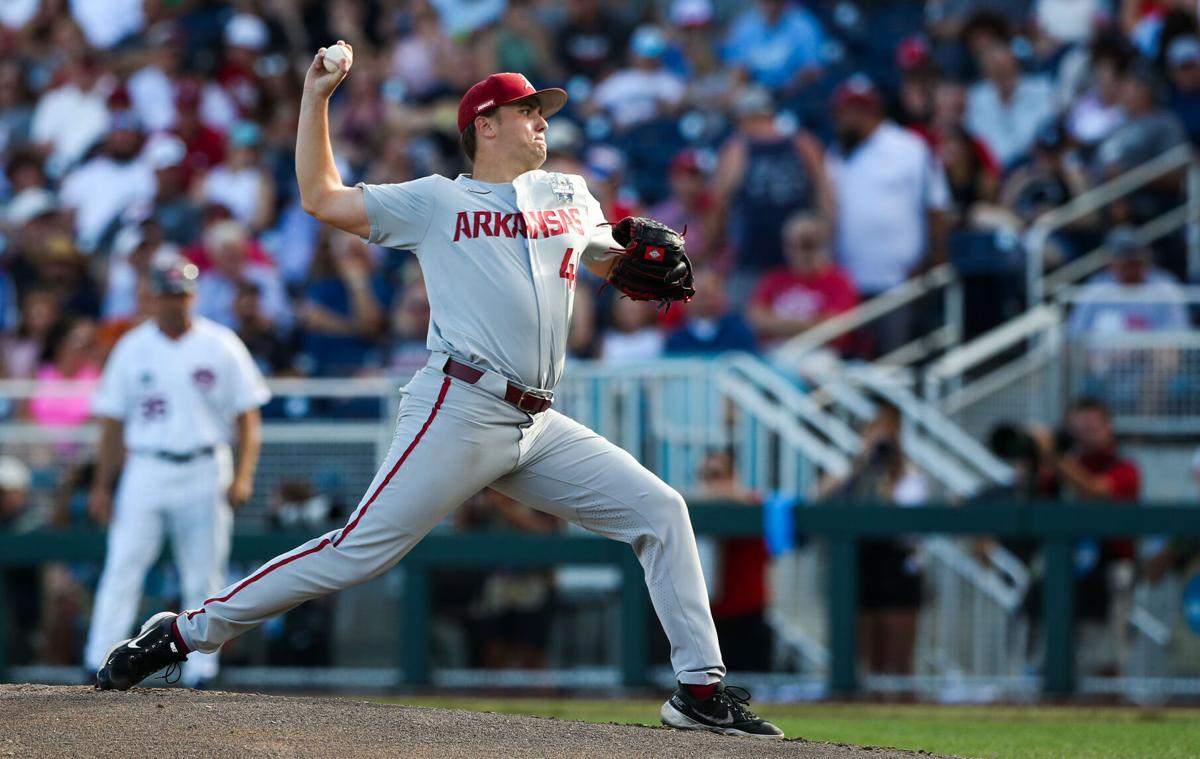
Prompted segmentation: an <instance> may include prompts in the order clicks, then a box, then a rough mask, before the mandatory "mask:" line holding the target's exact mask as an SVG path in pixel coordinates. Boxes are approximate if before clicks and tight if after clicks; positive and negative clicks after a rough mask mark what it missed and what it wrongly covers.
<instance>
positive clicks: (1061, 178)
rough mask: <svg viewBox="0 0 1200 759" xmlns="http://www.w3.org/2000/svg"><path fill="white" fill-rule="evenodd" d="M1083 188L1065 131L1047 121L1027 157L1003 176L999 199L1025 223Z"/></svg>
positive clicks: (1068, 198)
mask: <svg viewBox="0 0 1200 759" xmlns="http://www.w3.org/2000/svg"><path fill="white" fill-rule="evenodd" d="M1086 189H1087V179H1086V177H1084V176H1083V173H1082V171H1080V169H1079V167H1078V165H1077V164H1076V163H1074V162H1072V161H1069V160H1068V158H1067V136H1066V134H1065V133H1064V132H1063V129H1062V127H1060V126H1059V125H1058V124H1054V123H1050V124H1046V125H1045V126H1043V127H1042V128H1041V129H1040V130H1038V133H1037V137H1035V138H1034V143H1033V152H1032V155H1031V157H1030V160H1029V161H1028V162H1025V163H1022V164H1020V165H1019V166H1017V167H1015V168H1014V169H1013V170H1012V172H1011V173H1009V175H1008V177H1007V178H1006V179H1005V181H1004V187H1003V188H1002V190H1001V193H1000V202H1001V203H1002V204H1003V205H1004V207H1005V208H1008V209H1009V210H1011V211H1012V212H1013V213H1015V214H1016V216H1017V218H1018V219H1019V220H1020V222H1021V223H1022V224H1023V225H1027V224H1031V223H1033V221H1034V220H1035V219H1036V218H1037V217H1038V216H1041V215H1042V214H1043V213H1046V212H1047V211H1049V210H1051V209H1054V208H1057V207H1059V206H1061V205H1063V204H1064V203H1067V202H1068V201H1070V200H1071V199H1072V198H1074V197H1075V196H1077V195H1080V194H1081V193H1083V192H1084V190H1086ZM1075 226H1078V225H1075Z"/></svg>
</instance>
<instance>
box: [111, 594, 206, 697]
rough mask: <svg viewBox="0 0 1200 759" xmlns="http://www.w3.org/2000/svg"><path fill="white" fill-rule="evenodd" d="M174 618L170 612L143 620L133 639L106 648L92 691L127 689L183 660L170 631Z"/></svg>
mask: <svg viewBox="0 0 1200 759" xmlns="http://www.w3.org/2000/svg"><path fill="white" fill-rule="evenodd" d="M177 616H179V615H178V614H175V613H174V612H170V611H163V612H159V613H158V614H155V615H154V616H153V617H150V619H147V620H146V623H145V624H144V625H142V629H141V631H140V632H139V633H138V634H137V635H136V636H134V637H132V638H130V639H129V640H123V641H121V642H120V643H117V644H116V645H115V646H113V647H112V648H110V649H109V650H108V653H107V654H105V656H104V666H102V667H101V668H100V671H99V672H97V673H96V689H97V690H129V689H130V688H132V687H133V686H135V685H137V684H138V683H140V682H141V681H142V680H145V679H146V678H147V677H149V676H150V675H153V674H154V673H155V672H157V671H159V670H160V669H162V668H163V667H171V666H172V665H179V664H182V663H183V662H184V661H186V660H187V654H185V653H184V652H183V651H182V650H181V649H180V646H179V644H178V643H176V642H175V635H174V633H172V632H171V625H173V624H174V623H175V618H176V617H177ZM168 674H170V670H168Z"/></svg>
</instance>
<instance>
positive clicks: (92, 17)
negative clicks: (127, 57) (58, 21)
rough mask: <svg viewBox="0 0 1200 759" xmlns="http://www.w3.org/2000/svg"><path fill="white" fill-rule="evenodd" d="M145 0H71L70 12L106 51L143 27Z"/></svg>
mask: <svg viewBox="0 0 1200 759" xmlns="http://www.w3.org/2000/svg"><path fill="white" fill-rule="evenodd" d="M144 4H145V3H144V0H70V5H71V15H72V16H73V17H74V18H75V21H76V22H77V23H78V24H79V28H80V29H82V30H83V33H84V35H86V36H87V41H88V43H89V44H90V45H91V46H92V47H95V48H99V49H101V50H107V49H109V48H112V47H116V45H117V44H118V43H119V42H121V41H122V40H125V39H127V38H129V37H132V36H133V35H135V34H137V33H138V32H140V31H141V30H142V25H143V24H144V23H145V21H146V17H145V15H144V13H143V5H144Z"/></svg>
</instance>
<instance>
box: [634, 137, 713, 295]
mask: <svg viewBox="0 0 1200 759" xmlns="http://www.w3.org/2000/svg"><path fill="white" fill-rule="evenodd" d="M712 168H713V167H712V160H711V158H710V156H708V155H706V154H703V153H700V152H699V151H697V150H694V149H692V148H685V149H683V150H681V151H679V152H678V153H676V154H675V156H674V157H673V158H672V159H671V166H670V169H669V172H668V181H669V182H670V187H671V192H670V194H669V195H668V196H667V197H666V198H665V199H664V200H662V201H661V202H659V203H658V204H657V205H655V206H654V207H653V208H651V209H650V212H649V216H650V217H651V218H653V219H657V220H658V221H661V222H662V223H663V224H666V225H667V226H668V227H671V228H672V229H677V230H679V231H681V232H682V231H684V230H686V231H687V234H685V235H684V242H685V243H686V245H687V251H688V256H689V257H690V258H691V259H692V263H693V264H695V265H696V266H705V265H707V266H714V267H716V268H718V269H720V270H721V271H723V272H727V271H728V267H729V261H728V256H727V250H726V248H725V247H723V246H722V245H721V244H719V243H718V244H714V243H712V242H711V241H710V240H709V239H708V237H707V234H708V232H710V231H711V230H710V229H709V225H708V217H709V216H710V215H711V214H713V213H715V211H716V209H715V202H716V201H715V198H714V197H713V192H712V190H711V189H710V182H709V176H710V174H711V173H712V172H711V169H712ZM709 256H712V257H711V258H710V257H709Z"/></svg>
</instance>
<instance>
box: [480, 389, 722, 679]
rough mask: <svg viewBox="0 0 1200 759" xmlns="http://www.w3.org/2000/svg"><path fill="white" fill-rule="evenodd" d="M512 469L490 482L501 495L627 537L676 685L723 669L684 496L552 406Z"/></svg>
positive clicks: (711, 676) (716, 675)
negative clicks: (639, 566)
mask: <svg viewBox="0 0 1200 759" xmlns="http://www.w3.org/2000/svg"><path fill="white" fill-rule="evenodd" d="M545 413H546V414H550V415H553V416H549V417H547V418H545V419H539V422H538V424H539V426H541V427H542V428H541V429H540V430H538V432H537V439H536V442H535V443H534V444H533V446H532V447H531V448H530V450H529V451H528V452H527V460H523V461H522V462H521V463H520V465H519V467H518V469H517V471H515V472H513V473H512V474H509V475H507V476H505V477H503V478H501V479H499V480H497V481H496V482H494V483H493V484H492V487H493V488H494V489H496V490H498V491H500V492H501V493H504V494H505V495H508V496H510V497H512V498H515V499H517V500H518V501H521V502H523V503H526V504H528V505H529V506H532V507H533V508H536V509H539V510H542V511H546V512H549V513H552V514H555V515H557V516H559V517H560V518H562V519H566V520H568V521H570V522H573V523H575V524H578V525H580V526H581V527H584V528H587V529H589V530H591V531H593V532H596V533H599V534H601V535H604V536H606V537H609V538H614V539H616V540H620V541H623V542H625V543H629V544H630V545H631V546H632V547H633V550H634V551H635V552H636V554H637V557H638V560H639V561H640V562H641V564H642V567H643V568H644V569H645V571H646V587H647V588H648V589H649V591H650V600H651V602H652V603H653V604H654V610H655V612H656V613H657V614H658V619H659V621H660V622H661V623H662V626H663V629H664V630H665V631H666V633H667V639H668V640H669V641H670V643H671V665H672V667H673V668H674V669H675V673H676V677H677V678H678V680H679V681H680V682H682V683H691V684H696V685H708V684H712V683H717V682H719V681H720V680H721V678H722V677H724V675H725V665H724V664H723V663H722V661H721V651H720V647H719V645H718V643H717V631H716V628H715V627H714V625H713V620H712V612H711V611H710V609H709V605H708V589H707V587H706V586H705V583H704V575H703V573H702V571H701V569H700V557H699V555H698V553H697V551H696V536H695V534H694V533H693V532H692V523H691V519H690V518H689V517H688V513H687V504H685V503H684V500H683V497H682V496H680V495H679V493H677V492H675V491H674V490H673V489H672V488H671V487H669V486H668V485H667V484H666V483H665V482H663V481H662V480H660V479H659V478H658V477H656V476H655V475H654V474H653V473H652V472H650V471H649V470H647V469H646V468H645V467H643V466H642V465H641V464H640V463H638V461H637V460H636V459H634V458H633V457H632V456H630V455H629V454H628V453H627V452H626V451H624V450H622V449H621V448H618V447H617V446H615V445H613V444H612V443H610V442H609V441H607V440H605V439H604V438H603V437H601V436H599V435H597V434H596V433H595V432H592V431H591V430H589V429H588V428H587V427H584V426H583V425H581V424H579V423H578V422H575V421H574V420H572V419H569V418H567V417H565V416H562V415H561V414H558V413H557V412H555V411H547V412H545Z"/></svg>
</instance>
